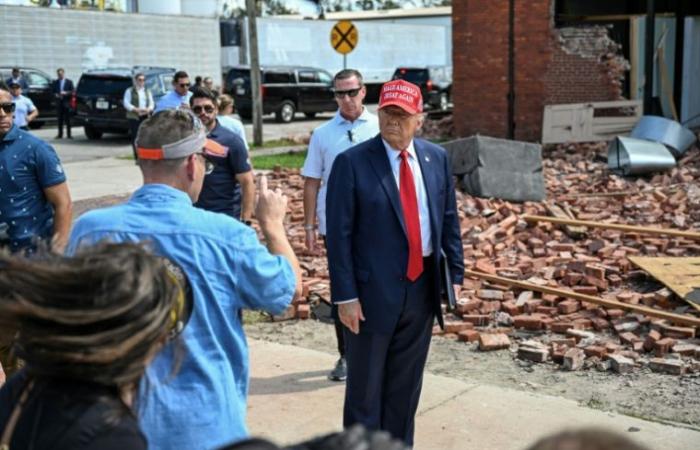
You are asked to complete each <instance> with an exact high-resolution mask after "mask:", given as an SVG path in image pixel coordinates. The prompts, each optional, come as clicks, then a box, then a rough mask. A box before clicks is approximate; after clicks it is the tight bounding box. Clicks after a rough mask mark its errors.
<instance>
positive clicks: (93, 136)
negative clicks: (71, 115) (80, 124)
mask: <svg viewBox="0 0 700 450" xmlns="http://www.w3.org/2000/svg"><path fill="white" fill-rule="evenodd" d="M84 129H85V136H86V137H87V138H88V139H90V140H91V141H95V140H97V139H100V138H101V137H102V131H100V130H98V129H97V128H93V127H91V126H90V125H85V127H84Z"/></svg>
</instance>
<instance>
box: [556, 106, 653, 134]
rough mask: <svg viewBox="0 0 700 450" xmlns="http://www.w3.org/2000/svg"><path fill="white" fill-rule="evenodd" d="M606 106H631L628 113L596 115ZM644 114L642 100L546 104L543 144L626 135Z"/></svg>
mask: <svg viewBox="0 0 700 450" xmlns="http://www.w3.org/2000/svg"><path fill="white" fill-rule="evenodd" d="M604 109H628V110H629V111H630V113H629V114H626V115H616V116H609V115H606V116H600V117H599V116H597V115H596V111H600V110H604ZM641 117H642V102H641V101H639V100H618V101H612V102H591V103H572V104H566V105H547V106H545V107H544V117H543V121H542V143H543V144H560V143H564V142H588V141H604V140H608V139H612V138H613V137H615V136H617V135H619V134H627V133H628V132H629V131H630V130H632V128H634V126H635V125H636V124H637V122H639V119H640V118H641Z"/></svg>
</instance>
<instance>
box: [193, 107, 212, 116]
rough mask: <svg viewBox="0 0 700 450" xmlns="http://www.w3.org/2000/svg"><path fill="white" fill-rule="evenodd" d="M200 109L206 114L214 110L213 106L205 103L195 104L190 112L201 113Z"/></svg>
mask: <svg viewBox="0 0 700 450" xmlns="http://www.w3.org/2000/svg"><path fill="white" fill-rule="evenodd" d="M202 110H204V112H205V113H207V114H211V113H213V112H214V107H213V106H211V105H205V106H201V105H197V106H193V107H192V112H194V113H195V114H201V113H202Z"/></svg>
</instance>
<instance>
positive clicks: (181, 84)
mask: <svg viewBox="0 0 700 450" xmlns="http://www.w3.org/2000/svg"><path fill="white" fill-rule="evenodd" d="M178 86H180V87H181V88H188V87H190V83H180V84H179V85H178Z"/></svg>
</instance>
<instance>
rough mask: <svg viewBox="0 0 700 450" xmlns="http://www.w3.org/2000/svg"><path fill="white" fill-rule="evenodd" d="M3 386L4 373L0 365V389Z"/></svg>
mask: <svg viewBox="0 0 700 450" xmlns="http://www.w3.org/2000/svg"><path fill="white" fill-rule="evenodd" d="M3 384H5V371H4V370H2V364H0V387H2V385H3Z"/></svg>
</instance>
